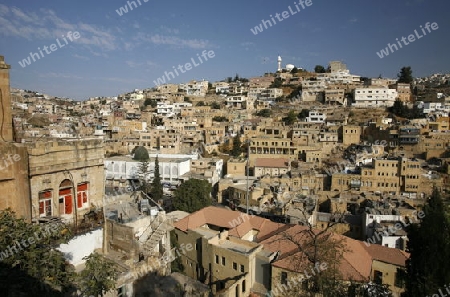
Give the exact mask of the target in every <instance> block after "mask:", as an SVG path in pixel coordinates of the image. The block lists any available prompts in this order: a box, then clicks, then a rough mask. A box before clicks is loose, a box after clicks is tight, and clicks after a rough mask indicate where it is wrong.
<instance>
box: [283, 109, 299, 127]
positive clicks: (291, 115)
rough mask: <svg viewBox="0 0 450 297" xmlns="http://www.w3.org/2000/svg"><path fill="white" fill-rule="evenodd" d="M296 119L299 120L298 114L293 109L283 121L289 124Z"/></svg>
mask: <svg viewBox="0 0 450 297" xmlns="http://www.w3.org/2000/svg"><path fill="white" fill-rule="evenodd" d="M296 120H297V115H296V114H295V111H293V110H290V111H289V113H288V115H287V116H286V117H284V118H283V122H284V123H285V124H286V125H288V126H290V125H292V124H293V123H295V121H296Z"/></svg>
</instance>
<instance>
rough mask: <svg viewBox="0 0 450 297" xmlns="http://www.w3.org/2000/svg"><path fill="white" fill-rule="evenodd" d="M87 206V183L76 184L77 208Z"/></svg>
mask: <svg viewBox="0 0 450 297" xmlns="http://www.w3.org/2000/svg"><path fill="white" fill-rule="evenodd" d="M86 206H88V183H81V184H79V185H78V186H77V208H83V207H86Z"/></svg>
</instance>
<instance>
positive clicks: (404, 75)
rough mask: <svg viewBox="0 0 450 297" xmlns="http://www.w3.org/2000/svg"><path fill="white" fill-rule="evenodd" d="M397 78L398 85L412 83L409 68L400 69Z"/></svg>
mask: <svg viewBox="0 0 450 297" xmlns="http://www.w3.org/2000/svg"><path fill="white" fill-rule="evenodd" d="M397 76H398V80H397V82H399V83H405V84H410V83H412V82H413V76H412V69H411V67H410V66H408V67H402V69H400V73H399V74H398V75H397Z"/></svg>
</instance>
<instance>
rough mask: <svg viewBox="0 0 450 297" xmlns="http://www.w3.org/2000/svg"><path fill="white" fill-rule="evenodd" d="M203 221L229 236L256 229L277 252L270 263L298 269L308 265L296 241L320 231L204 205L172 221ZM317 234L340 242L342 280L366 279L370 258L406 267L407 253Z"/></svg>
mask: <svg viewBox="0 0 450 297" xmlns="http://www.w3.org/2000/svg"><path fill="white" fill-rule="evenodd" d="M233 223H234V224H236V226H235V227H234V228H232V225H233ZM204 224H211V225H215V226H219V227H224V228H229V229H230V230H229V233H228V234H229V236H235V237H239V238H242V237H243V236H244V235H245V234H247V233H248V232H250V231H251V230H257V231H258V233H257V237H256V242H258V243H260V244H262V245H263V247H264V249H265V250H268V251H270V252H273V253H276V252H278V253H279V256H278V258H277V260H276V261H275V262H273V264H272V265H273V266H276V267H279V268H283V269H286V270H290V271H298V272H302V271H303V270H305V269H310V268H311V263H310V262H309V261H308V259H307V258H306V254H305V253H304V252H302V251H299V246H298V243H301V242H308V241H309V240H310V239H311V237H310V236H311V234H310V233H309V232H313V233H314V234H317V232H320V231H319V230H316V229H313V230H309V228H308V227H306V226H300V225H288V224H281V223H275V222H272V221H270V220H268V219H264V218H261V217H257V216H251V215H247V214H245V213H242V212H239V211H232V210H228V209H224V208H219V207H213V206H210V207H206V208H203V209H202V210H199V211H197V212H195V213H193V214H191V215H189V216H187V217H185V218H183V219H181V220H179V221H178V222H176V223H174V226H175V228H178V229H180V230H182V231H185V232H186V231H187V230H193V229H196V228H198V227H200V226H202V225H204ZM320 236H329V238H327V240H329V239H332V240H335V241H337V242H340V243H341V245H342V247H343V252H342V257H341V259H339V264H338V265H339V267H338V270H339V272H340V273H341V275H342V278H343V279H344V280H354V281H368V280H369V279H370V272H371V267H372V261H373V260H378V261H382V262H385V263H390V264H393V265H398V266H405V261H406V259H408V257H409V254H408V253H405V252H403V251H401V250H398V249H392V248H388V247H384V246H380V245H370V246H369V247H367V246H366V245H365V244H364V243H363V242H361V241H359V240H354V239H351V238H349V237H346V236H344V235H340V234H335V233H324V234H323V235H320ZM294 242H295V243H294ZM296 243H297V244H296ZM294 263H295V267H294V266H293V265H294Z"/></svg>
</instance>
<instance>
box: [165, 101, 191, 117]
mask: <svg viewBox="0 0 450 297" xmlns="http://www.w3.org/2000/svg"><path fill="white" fill-rule="evenodd" d="M185 107H192V103H189V102H175V103H173V104H172V103H171V102H170V101H164V102H162V101H160V102H158V103H157V105H156V113H157V114H159V115H162V116H165V117H174V116H176V115H177V114H179V113H181V110H182V109H183V108H185Z"/></svg>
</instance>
